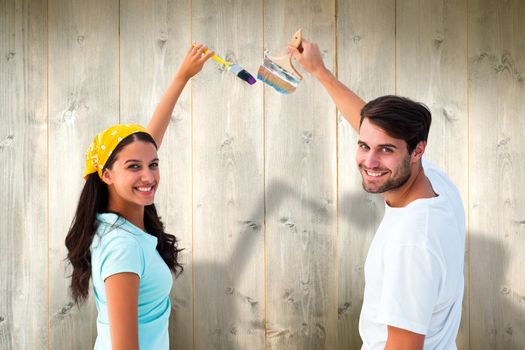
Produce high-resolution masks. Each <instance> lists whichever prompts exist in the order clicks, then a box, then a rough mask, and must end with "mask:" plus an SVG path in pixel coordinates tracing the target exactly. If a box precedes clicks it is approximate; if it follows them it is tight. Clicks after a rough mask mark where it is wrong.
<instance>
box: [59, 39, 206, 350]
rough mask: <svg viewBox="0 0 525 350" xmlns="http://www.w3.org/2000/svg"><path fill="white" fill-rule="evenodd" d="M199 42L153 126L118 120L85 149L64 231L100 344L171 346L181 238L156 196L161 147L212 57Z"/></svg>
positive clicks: (77, 286)
mask: <svg viewBox="0 0 525 350" xmlns="http://www.w3.org/2000/svg"><path fill="white" fill-rule="evenodd" d="M205 50H206V47H204V46H201V45H193V46H192V47H191V48H190V50H189V51H188V53H187V55H186V57H185V58H184V60H183V62H182V64H181V66H180V67H179V69H178V71H177V73H176V74H175V77H174V79H173V81H172V83H171V84H170V86H169V87H168V89H167V91H166V93H165V95H164V96H163V98H162V100H161V102H160V103H159V105H158V107H157V109H156V110H155V113H154V114H153V117H152V119H151V121H150V123H149V125H148V127H147V129H145V128H143V127H142V126H140V125H115V126H112V127H110V128H108V129H106V130H104V131H103V132H101V133H99V134H98V135H97V136H96V137H95V139H94V140H93V143H92V144H91V146H90V147H89V149H88V151H87V153H86V170H85V173H84V179H85V180H86V182H85V184H84V188H83V189H82V193H81V195H80V200H79V203H78V207H77V211H76V214H75V218H74V219H73V222H72V224H71V228H70V229H69V232H68V234H67V236H66V247H67V249H68V260H69V261H70V263H71V265H72V266H73V273H72V275H71V291H72V294H73V298H74V300H75V301H76V302H77V303H78V304H80V303H82V302H83V301H85V299H86V298H87V296H88V288H89V280H90V278H91V279H92V281H93V290H94V295H95V300H96V305H97V310H98V318H97V332H98V334H97V340H96V343H95V349H139V347H140V348H141V349H168V345H169V338H168V319H169V314H170V300H169V293H170V290H171V286H172V276H171V273H170V270H171V271H173V272H175V273H177V272H179V273H180V272H181V271H182V266H181V265H180V263H179V262H178V260H177V258H178V253H179V252H180V249H178V248H177V240H176V238H175V236H173V235H170V234H167V233H166V232H164V225H163V224H162V222H161V221H160V218H159V216H158V215H157V211H156V209H155V205H154V204H153V200H154V197H155V192H156V190H157V187H158V184H159V180H160V177H159V169H158V163H159V159H158V157H157V149H158V147H159V146H160V144H161V142H162V137H163V136H164V133H165V131H166V128H167V126H168V124H169V120H170V117H171V113H172V112H173V108H174V107H175V103H176V102H177V99H178V98H179V96H180V93H181V92H182V90H183V89H184V86H185V85H186V83H187V82H188V80H189V79H190V78H191V77H192V76H194V75H195V74H197V73H198V72H199V71H200V70H201V69H202V66H203V65H204V63H205V62H206V60H207V59H208V58H209V57H210V56H211V55H212V54H213V53H212V52H208V53H206V54H204V52H205Z"/></svg>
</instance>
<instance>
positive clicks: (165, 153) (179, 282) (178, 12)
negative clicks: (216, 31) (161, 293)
mask: <svg viewBox="0 0 525 350" xmlns="http://www.w3.org/2000/svg"><path fill="white" fill-rule="evenodd" d="M120 23H121V28H120V113H121V122H122V123H126V122H134V123H140V124H142V125H147V123H148V121H149V119H150V118H151V115H152V113H153V111H154V109H155V107H156V105H157V103H158V102H159V100H160V98H161V97H162V95H163V93H164V90H165V89H166V87H167V86H168V84H169V83H170V82H171V80H172V78H173V75H174V74H175V70H176V69H177V67H178V66H179V64H180V63H181V62H182V59H183V57H184V55H185V54H186V52H187V50H188V48H189V45H190V43H191V38H190V4H189V1H154V2H152V1H145V0H134V1H124V2H121V11H120ZM159 158H160V167H161V182H160V184H161V185H160V187H159V192H158V193H157V196H156V198H155V203H156V207H157V210H158V212H159V215H160V216H161V217H162V219H163V222H164V224H165V225H166V231H167V232H169V233H171V234H174V235H175V236H176V237H177V239H178V240H179V247H182V248H184V249H185V250H184V251H183V253H182V254H181V258H180V259H181V260H182V263H183V264H184V273H183V275H181V276H180V277H179V278H178V279H176V280H175V281H174V285H173V289H172V298H171V302H172V312H171V318H170V348H172V349H192V348H193V286H192V205H191V203H192V177H191V176H192V160H191V110H190V84H188V86H186V88H185V90H184V92H183V93H182V95H181V96H180V98H179V100H178V102H177V104H176V106H175V110H174V112H173V116H172V120H171V123H170V126H169V127H168V131H167V132H166V135H165V137H164V140H163V143H162V146H161V149H160V152H159Z"/></svg>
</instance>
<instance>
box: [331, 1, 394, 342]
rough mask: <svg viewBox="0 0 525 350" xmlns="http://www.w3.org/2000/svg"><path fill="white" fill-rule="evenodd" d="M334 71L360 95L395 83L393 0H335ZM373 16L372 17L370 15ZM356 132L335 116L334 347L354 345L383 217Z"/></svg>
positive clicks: (381, 91) (381, 90) (358, 339)
mask: <svg viewBox="0 0 525 350" xmlns="http://www.w3.org/2000/svg"><path fill="white" fill-rule="evenodd" d="M338 4H339V6H338V10H339V11H338V28H337V33H338V36H337V67H338V69H337V75H338V77H339V79H340V80H341V81H343V82H345V83H346V84H348V86H349V87H350V88H352V89H353V90H354V91H355V92H356V93H357V94H358V95H359V96H361V97H362V98H363V99H364V100H365V101H369V100H371V99H373V98H376V97H378V96H382V95H386V94H393V93H394V89H395V8H394V2H385V1H364V0H354V1H339V3H338ZM372 19H373V20H372ZM357 140H358V136H357V133H356V132H355V131H354V130H353V129H352V127H351V126H350V124H349V123H348V122H347V121H346V120H345V119H344V118H343V116H341V115H339V118H338V138H337V142H338V198H339V200H338V202H339V210H338V213H339V214H338V228H339V230H338V231H339V232H338V240H337V248H338V252H339V253H338V256H339V259H338V263H337V268H338V278H337V281H338V305H337V306H338V322H337V331H338V333H337V335H338V336H337V339H338V341H337V349H359V348H360V347H361V344H362V341H361V337H360V336H359V328H358V327H359V315H360V313H361V307H362V304H363V293H364V287H365V281H364V263H365V260H366V256H367V252H368V248H369V246H370V242H371V240H372V238H373V236H374V233H375V230H376V229H377V227H378V226H379V222H380V221H381V218H382V217H383V212H384V202H383V199H382V197H381V196H379V195H370V194H367V193H366V192H365V191H364V190H363V189H362V183H361V182H362V178H361V175H360V174H359V171H358V168H357V165H356V163H355V152H356V149H357Z"/></svg>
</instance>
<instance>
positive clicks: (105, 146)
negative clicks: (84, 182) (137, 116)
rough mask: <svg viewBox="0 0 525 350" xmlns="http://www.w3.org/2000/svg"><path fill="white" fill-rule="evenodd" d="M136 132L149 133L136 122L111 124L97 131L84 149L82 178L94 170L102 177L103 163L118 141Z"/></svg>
mask: <svg viewBox="0 0 525 350" xmlns="http://www.w3.org/2000/svg"><path fill="white" fill-rule="evenodd" d="M137 132H145V133H147V134H149V132H148V131H147V130H146V129H145V128H144V127H142V126H140V125H137V124H122V125H113V126H112V127H110V128H108V129H106V130H104V131H102V132H101V133H98V134H97V136H95V138H94V139H93V142H92V143H91V145H90V146H89V148H88V149H87V151H86V171H84V179H86V178H87V176H88V175H89V174H92V173H94V172H98V176H99V177H100V178H101V179H102V169H104V165H105V164H106V162H107V161H108V159H109V156H111V153H112V152H113V150H115V148H116V147H117V146H118V144H119V143H120V141H122V140H123V139H125V138H126V137H128V136H129V135H131V134H134V133H137Z"/></svg>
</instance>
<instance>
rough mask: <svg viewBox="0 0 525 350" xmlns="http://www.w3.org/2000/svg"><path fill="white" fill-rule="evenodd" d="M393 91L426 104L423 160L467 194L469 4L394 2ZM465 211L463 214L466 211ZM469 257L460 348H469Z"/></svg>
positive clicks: (407, 0) (435, 0)
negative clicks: (429, 123) (427, 120)
mask: <svg viewBox="0 0 525 350" xmlns="http://www.w3.org/2000/svg"><path fill="white" fill-rule="evenodd" d="M396 4H397V10H396V23H397V31H396V33H397V34H396V53H397V57H396V62H397V65H396V77H397V84H396V85H397V94H398V95H401V96H407V97H409V98H411V99H413V100H415V101H418V102H422V103H424V104H426V105H427V106H428V107H429V108H430V110H431V112H432V126H431V128H430V134H429V139H428V146H427V149H426V159H429V160H430V161H431V162H433V163H434V164H436V165H437V166H438V167H440V168H441V169H443V170H444V171H445V172H446V173H447V174H448V175H449V176H450V179H451V180H452V182H453V183H454V184H455V185H456V186H457V187H458V189H459V191H460V194H461V197H462V199H463V203H464V206H465V208H466V203H467V198H468V168H467V167H466V166H465V164H467V163H468V120H467V59H466V55H467V2H466V0H462V1H449V2H446V1H440V0H424V1H419V2H418V3H417V4H416V5H415V4H414V2H413V1H409V0H403V1H397V3H396ZM465 215H466V214H465ZM468 271H469V269H468V255H467V254H466V255H465V293H464V295H465V297H464V299H463V313H462V322H461V329H460V332H459V334H458V338H457V346H458V348H460V349H468V347H469V345H468V340H469V339H468V338H469V337H468V329H469V317H468V316H469V312H468V305H469V303H468V298H467V296H468V293H469V286H468V280H469V278H468Z"/></svg>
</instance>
